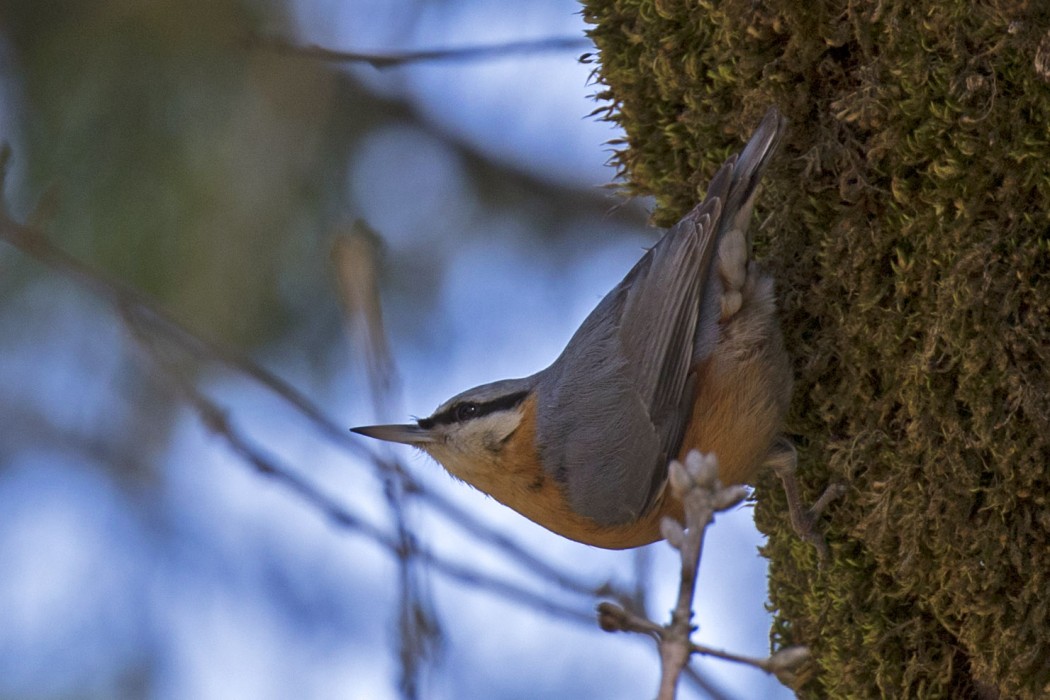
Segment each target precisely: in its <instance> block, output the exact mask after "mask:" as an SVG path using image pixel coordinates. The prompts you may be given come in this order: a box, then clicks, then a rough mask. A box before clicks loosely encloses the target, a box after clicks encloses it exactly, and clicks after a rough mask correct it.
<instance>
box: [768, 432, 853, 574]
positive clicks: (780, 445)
mask: <svg viewBox="0 0 1050 700" xmlns="http://www.w3.org/2000/svg"><path fill="white" fill-rule="evenodd" d="M765 464H766V466H769V467H772V468H773V470H774V471H776V473H777V476H779V477H780V481H781V482H783V484H784V495H786V496H787V502H788V515H789V517H790V518H791V526H792V527H793V528H794V529H795V532H796V533H797V534H798V536H799V537H800V538H802V539H803V540H804V541H806V542H809V543H810V544H812V545H813V546H814V547H815V548H816V550H817V554H818V555H820V560H821V562H825V561H827V560H828V545H827V543H826V542H825V541H824V535H823V534H821V532H820V531H819V530H818V529H817V527H816V523H817V518H819V517H820V514H821V513H823V512H824V509H825V508H827V507H828V504H830V503H831V502H832V501H834V500H835V499H836V498H839V497H841V496H842V495H843V494H845V493H846V485H845V484H840V483H834V484H828V486H827V488H825V489H824V493H822V494H821V495H820V498H818V499H817V500H816V501H815V502H814V503H813V505H811V506H810V507H809V508H806V507H805V506H804V505H803V504H802V498H801V497H800V496H799V493H798V480H797V479H796V478H795V472H796V469H797V467H798V451H797V450H796V449H795V446H794V445H793V444H791V441H790V440H788V439H787V438H785V437H783V436H781V437H779V438H777V440H776V442H774V443H773V446H772V447H771V448H770V449H769V454H768V455H766V462H765Z"/></svg>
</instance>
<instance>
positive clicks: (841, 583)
mask: <svg viewBox="0 0 1050 700" xmlns="http://www.w3.org/2000/svg"><path fill="white" fill-rule="evenodd" d="M584 6H585V9H584V14H585V16H586V18H587V19H588V21H589V22H591V23H592V24H593V29H592V36H593V38H594V40H595V42H596V44H597V46H598V49H599V64H598V77H599V78H600V80H601V82H602V85H603V89H602V93H601V95H600V97H601V98H603V99H604V100H606V102H607V104H608V105H609V112H608V115H607V117H608V118H609V119H612V120H614V121H616V122H618V123H619V124H621V125H622V126H623V128H624V129H625V131H626V134H627V139H626V144H625V145H623V148H622V149H621V150H619V151H618V153H617V155H616V159H617V161H618V163H619V164H620V166H621V168H622V171H623V174H624V175H625V179H626V186H627V188H628V189H629V190H630V191H631V192H635V193H649V194H653V195H655V196H656V199H657V203H658V208H657V211H656V212H655V214H654V219H655V220H656V221H657V222H658V223H661V224H668V223H670V222H672V221H673V220H675V219H676V218H677V217H678V216H679V215H681V214H682V213H684V212H685V211H686V210H688V209H689V207H691V206H692V204H693V203H694V202H695V201H696V200H697V198H698V197H699V196H700V191H699V189H698V188H699V187H701V186H702V185H703V184H704V183H705V182H706V181H707V179H708V178H709V177H710V176H711V174H712V173H713V172H714V169H715V168H716V167H717V165H718V164H720V163H721V162H722V160H723V159H724V158H725V157H726V156H727V155H728V154H729V153H730V152H731V151H733V150H735V149H737V148H739V147H740V145H741V144H742V142H743V139H744V138H745V137H746V136H747V135H748V134H749V132H750V130H751V129H752V128H753V127H754V126H755V125H756V124H757V122H758V120H759V118H760V117H761V115H762V114H763V113H764V112H765V110H766V109H767V107H768V106H769V105H771V104H775V105H777V106H779V107H780V109H781V111H783V112H784V113H785V115H786V116H787V117H788V118H789V119H790V120H791V122H792V124H791V127H790V128H789V133H788V135H787V138H786V139H785V143H784V144H783V146H782V148H781V153H780V155H779V156H778V158H777V159H776V161H775V163H774V165H773V168H772V171H771V172H770V174H769V175H768V176H767V178H766V180H765V186H764V189H763V192H762V193H761V195H760V201H759V205H758V209H759V211H758V215H757V216H756V222H761V226H758V227H756V232H755V242H756V246H757V248H758V252H759V257H762V258H764V259H765V261H766V264H767V265H768V267H769V268H771V269H772V271H773V273H774V274H775V276H776V278H777V280H778V289H779V293H780V299H781V306H782V320H783V326H784V331H785V335H786V338H787V341H788V347H789V349H790V351H791V353H792V354H793V357H794V360H795V371H796V377H797V384H796V389H795V397H794V404H793V410H792V415H791V419H790V423H789V426H788V429H789V432H791V433H793V434H794V435H795V436H796V441H797V442H798V444H799V446H800V454H801V463H800V472H801V473H800V478H801V479H802V480H803V483H804V484H805V485H806V487H807V489H808V493H809V494H810V495H812V496H815V495H816V494H818V493H819V492H820V490H821V489H822V488H823V486H824V485H825V483H826V482H828V480H829V479H841V480H845V481H846V482H848V484H849V487H850V488H849V492H848V495H847V496H846V498H845V499H843V500H842V501H841V502H840V503H838V504H836V505H835V506H833V507H832V509H831V511H830V512H829V514H828V516H827V517H826V518H825V519H824V521H823V523H822V526H823V528H824V530H825V532H826V534H827V538H828V542H829V545H830V547H831V551H832V561H831V563H830V565H829V566H827V567H824V568H823V569H821V568H819V567H818V566H817V565H816V560H815V556H814V552H813V551H811V548H808V547H807V546H806V545H804V544H803V543H801V542H800V541H798V540H797V538H795V536H794V535H793V533H792V532H791V530H790V527H789V525H788V523H787V518H786V510H785V507H784V503H783V497H782V495H781V494H780V493H779V491H778V487H777V485H776V483H775V478H774V477H772V476H770V477H767V478H765V479H764V480H763V481H762V483H761V484H759V491H758V508H757V513H756V518H757V520H758V523H759V526H760V527H761V528H762V529H763V530H764V531H765V532H767V533H768V534H769V545H768V546H767V548H766V554H767V556H768V557H769V558H770V561H771V565H770V566H771V569H770V570H771V581H770V595H771V599H772V602H773V604H774V606H775V608H776V614H777V617H776V623H775V626H774V629H773V632H772V638H773V643H774V645H775V646H781V645H786V644H795V643H804V644H808V645H809V646H810V647H811V648H812V649H813V651H814V653H815V660H814V663H813V666H812V668H811V671H812V673H811V674H810V675H809V676H808V677H807V678H805V679H803V680H802V681H801V682H800V687H799V688H798V691H799V693H800V695H802V696H804V697H836V698H838V697H879V696H882V697H952V698H965V697H1027V698H1037V697H1048V696H1050V3H1046V2H1034V1H1016V2H983V3H973V2H959V1H956V2H950V1H949V2H944V1H943V0H883V1H882V2H870V3H869V2H860V1H859V0H856V1H854V2H830V1H829V2H806V3H801V2H796V1H795V0H768V1H765V2H763V1H762V0H758V1H755V0H726V1H725V2H710V1H700V2H696V1H695V0H680V1H675V0H666V1H664V2H653V1H648V0H586V1H585V3H584Z"/></svg>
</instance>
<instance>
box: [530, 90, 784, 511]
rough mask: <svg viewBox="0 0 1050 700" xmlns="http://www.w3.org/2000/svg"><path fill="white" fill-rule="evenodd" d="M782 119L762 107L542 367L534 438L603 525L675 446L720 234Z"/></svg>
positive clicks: (579, 503) (709, 343) (713, 299)
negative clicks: (757, 120)
mask: <svg viewBox="0 0 1050 700" xmlns="http://www.w3.org/2000/svg"><path fill="white" fill-rule="evenodd" d="M782 123H783V122H782V119H781V117H780V115H779V114H778V113H777V112H776V110H770V112H769V113H768V114H767V115H766V118H765V119H764V120H763V121H762V124H761V125H760V126H759V128H758V129H757V130H756V132H755V134H754V135H753V136H752V137H751V140H750V141H749V142H748V145H747V146H746V147H745V149H744V151H743V152H742V153H741V154H740V157H739V159H738V158H737V157H733V158H731V159H730V160H729V161H727V162H726V163H725V164H724V165H723V166H722V167H721V168H720V169H719V171H718V172H717V173H716V174H715V176H714V178H713V179H712V181H711V184H710V186H709V187H708V191H707V195H706V196H705V198H704V200H703V202H701V203H700V204H699V205H698V206H697V207H696V208H695V209H693V211H691V212H690V213H689V214H688V215H686V216H685V217H684V218H683V219H682V220H681V221H679V222H678V223H677V224H676V225H675V226H674V227H673V228H671V229H670V230H668V232H667V233H666V234H665V235H664V237H663V238H662V239H661V240H660V242H659V243H657V244H656V245H655V246H654V247H653V248H652V249H650V250H649V251H648V252H646V254H645V255H644V256H643V257H642V259H641V260H639V261H638V263H637V264H636V265H635V266H634V268H632V269H631V271H630V272H629V273H628V274H627V276H626V277H625V278H624V279H623V281H622V282H620V283H619V284H618V285H617V286H616V287H615V288H613V290H612V291H610V292H609V294H607V295H606V297H605V298H604V299H603V300H602V301H601V303H599V304H598V306H597V307H596V308H595V309H594V311H592V312H591V314H590V315H589V316H588V317H587V319H586V320H585V321H584V322H583V324H582V325H581V326H580V328H579V329H578V330H577V331H576V334H575V335H574V336H573V337H572V339H571V340H570V341H569V344H568V345H567V346H566V348H565V351H564V352H563V353H562V355H561V356H560V357H559V358H558V359H557V360H556V361H555V363H554V364H553V365H551V367H550V368H548V370H546V371H545V372H543V373H542V377H541V379H540V381H539V383H538V384H537V395H538V399H539V401H540V406H539V407H538V409H539V410H538V418H537V443H538V446H539V449H540V451H541V455H542V458H543V462H544V466H545V468H546V469H547V470H548V471H549V472H550V474H551V476H553V477H554V478H555V479H557V480H558V481H559V482H561V483H562V485H563V486H564V487H565V488H566V490H567V494H568V497H569V500H570V503H571V505H572V507H573V509H574V510H576V512H578V513H580V514H581V515H585V516H587V517H589V518H591V519H593V520H595V521H596V522H598V523H600V524H604V525H615V524H620V523H625V522H630V521H631V520H634V519H635V518H637V517H638V516H639V515H641V514H642V513H644V512H645V511H646V510H647V509H648V508H649V506H651V505H652V503H653V500H654V498H655V497H656V495H657V494H658V492H659V490H660V488H661V486H662V483H663V481H664V479H665V477H666V472H667V463H668V461H669V460H670V459H671V458H673V457H675V456H676V454H677V451H678V446H679V445H680V444H681V440H682V435H683V432H684V428H685V423H686V421H687V419H688V417H689V411H690V410H691V408H692V399H693V395H694V390H693V382H694V381H695V375H694V374H693V368H694V367H695V366H696V364H697V362H698V361H702V359H703V358H704V357H706V355H707V354H709V353H710V351H711V350H712V349H713V348H714V344H715V342H716V340H717V337H718V319H719V314H720V309H719V297H720V294H719V289H720V282H719V280H718V275H716V274H713V273H712V267H713V264H714V259H715V257H716V255H717V252H718V241H719V239H720V237H721V235H722V234H723V233H724V231H725V230H727V228H728V227H729V226H733V225H738V226H739V225H743V226H745V227H746V225H747V221H748V219H749V218H750V211H751V202H752V198H753V194H754V190H755V187H756V186H757V184H758V180H759V178H760V176H761V173H762V170H763V169H764V167H765V165H766V163H767V162H768V159H769V156H770V155H771V153H772V151H773V149H774V147H775V145H776V142H777V139H778V137H779V134H780V131H781V127H782Z"/></svg>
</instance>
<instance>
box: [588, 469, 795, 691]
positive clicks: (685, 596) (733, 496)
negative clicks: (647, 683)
mask: <svg viewBox="0 0 1050 700" xmlns="http://www.w3.org/2000/svg"><path fill="white" fill-rule="evenodd" d="M669 479H670V486H671V493H672V495H673V496H674V497H675V498H678V499H679V500H681V501H682V504H683V506H684V512H685V524H684V526H683V525H682V524H681V523H678V522H676V521H674V520H671V519H670V518H666V519H664V521H663V523H662V524H661V532H662V533H663V535H664V537H665V538H666V539H667V542H668V544H670V545H671V546H672V547H674V548H675V549H677V550H678V551H679V553H680V554H681V560H682V569H681V583H680V584H679V588H678V601H677V603H676V604H675V607H674V609H673V610H672V611H671V621H670V622H669V623H668V624H666V625H659V624H657V623H655V622H653V621H652V620H650V619H649V618H647V617H645V616H644V615H642V614H639V613H637V612H634V611H631V610H628V609H625V608H624V607H621V606H619V605H615V604H613V603H602V604H601V605H599V606H598V622H599V624H600V625H601V627H602V629H604V630H606V631H608V632H616V631H621V632H638V633H641V634H645V635H648V636H650V637H653V638H654V639H655V640H656V641H657V644H658V645H659V649H660V662H661V664H660V665H661V676H660V689H659V694H658V696H657V697H658V699H659V700H673V699H674V698H675V696H676V694H677V689H678V680H679V678H680V677H681V675H682V673H683V671H684V670H685V669H686V668H687V667H688V664H689V659H690V657H691V656H692V655H693V654H707V655H711V656H715V657H717V658H721V659H726V660H729V661H735V662H737V663H743V664H747V665H750V666H754V667H755V668H760V669H762V670H763V671H766V672H768V673H777V674H778V675H779V674H780V673H782V672H786V671H788V670H790V669H791V668H794V666H795V665H797V664H798V663H800V662H801V661H802V660H803V659H804V658H805V656H806V654H807V653H808V652H807V651H806V650H805V648H804V647H791V648H789V649H782V650H781V651H779V652H777V653H776V654H774V655H773V656H771V657H769V658H768V659H755V658H751V657H747V656H740V655H736V654H730V653H728V652H724V651H720V650H716V649H712V648H710V647H705V646H701V645H698V644H694V643H693V642H692V640H691V639H690V637H691V635H692V633H693V631H694V630H695V629H696V628H695V626H694V625H693V622H692V620H693V598H694V596H695V594H696V574H697V570H698V569H699V566H700V556H701V553H702V550H703V542H704V531H705V529H706V528H707V525H708V524H709V523H710V522H711V520H712V519H713V518H714V514H715V513H716V512H721V511H723V510H726V509H728V508H731V507H733V506H735V505H736V504H738V503H739V502H740V501H741V500H743V499H744V497H745V496H746V495H747V491H746V489H745V488H744V487H743V486H728V487H723V486H722V484H721V483H720V482H719V481H718V460H717V459H716V457H715V456H714V455H713V454H710V455H701V454H700V453H699V452H697V451H696V450H693V451H692V452H690V453H689V454H688V455H687V456H686V459H685V465H682V464H681V463H680V462H678V461H673V462H671V464H670V467H669Z"/></svg>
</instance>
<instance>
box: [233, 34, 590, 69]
mask: <svg viewBox="0 0 1050 700" xmlns="http://www.w3.org/2000/svg"><path fill="white" fill-rule="evenodd" d="M248 46H249V48H256V49H263V50H267V51H273V52H275V53H279V54H289V55H293V56H300V57H303V58H311V59H315V60H319V61H328V62H332V63H367V64H369V65H371V66H373V67H374V68H379V69H383V68H392V67H394V66H403V65H407V64H410V63H423V62H428V61H429V62H434V61H478V60H489V59H493V58H503V57H505V56H508V55H511V54H522V53H543V52H548V51H569V50H579V49H586V48H593V47H594V44H593V43H591V41H590V40H589V39H586V38H584V37H575V36H573V37H550V38H547V39H530V40H522V41H508V42H506V43H503V44H488V45H483V46H460V47H456V48H448V49H417V50H413V51H392V52H386V53H367V52H360V51H337V50H335V49H329V48H325V47H323V46H317V45H316V44H296V43H294V42H292V41H289V40H288V39H284V38H282V37H264V36H251V37H249V38H248Z"/></svg>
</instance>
